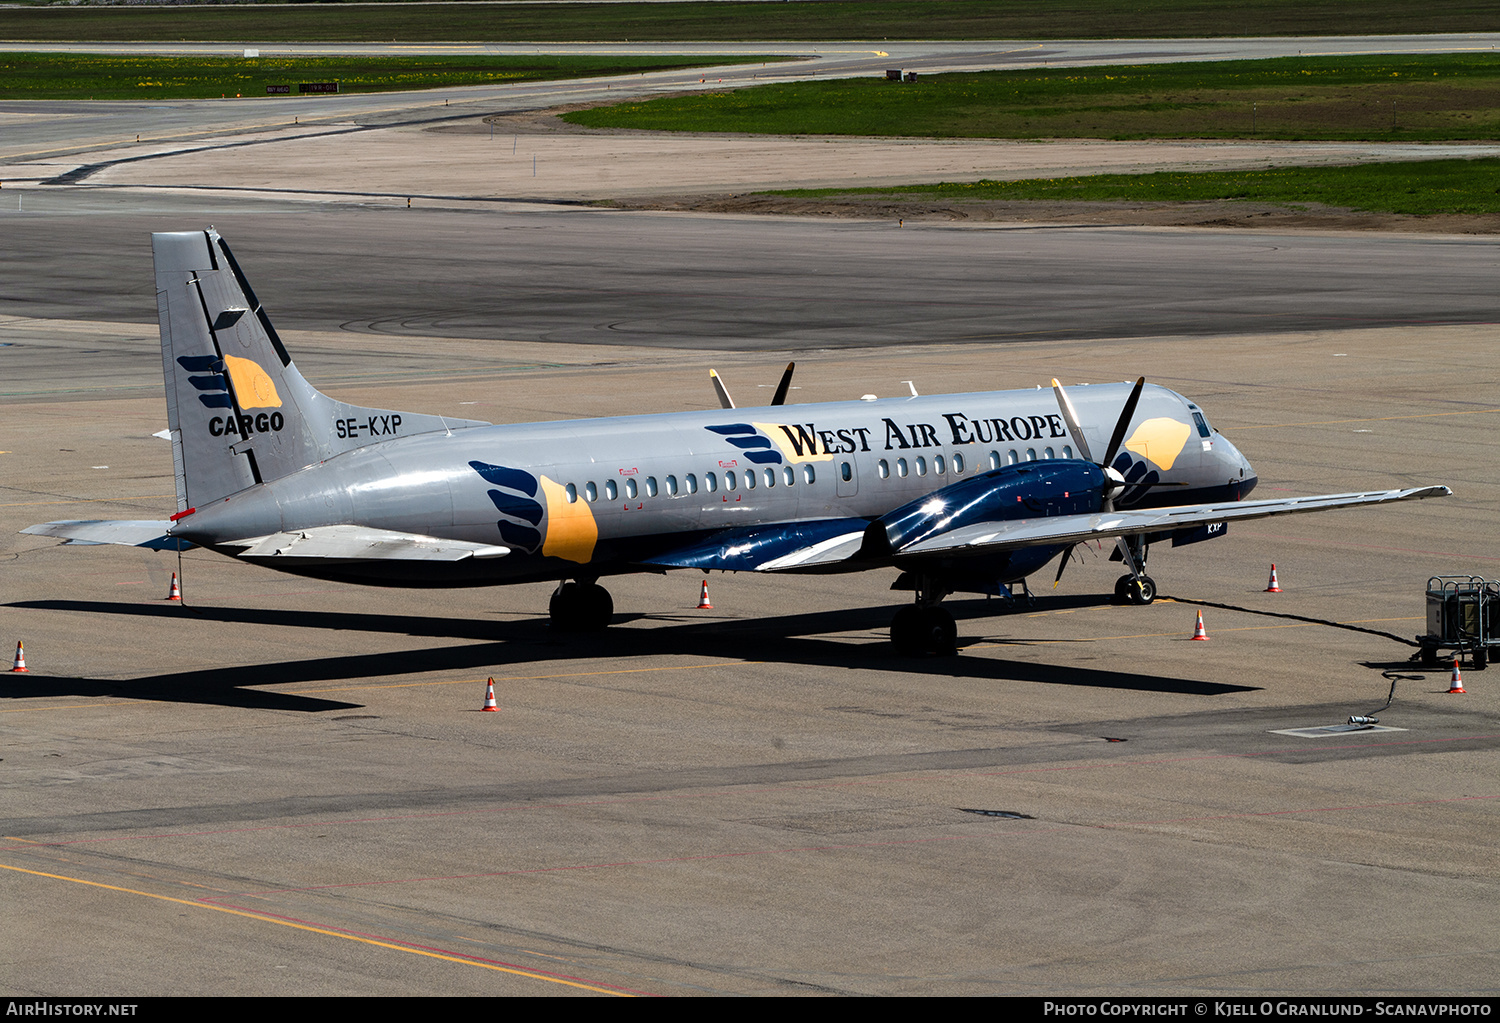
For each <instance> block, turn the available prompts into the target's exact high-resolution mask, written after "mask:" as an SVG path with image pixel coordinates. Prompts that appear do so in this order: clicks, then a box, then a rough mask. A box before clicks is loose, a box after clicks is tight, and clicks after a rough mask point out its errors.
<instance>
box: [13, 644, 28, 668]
mask: <svg viewBox="0 0 1500 1023" xmlns="http://www.w3.org/2000/svg"><path fill="white" fill-rule="evenodd" d="M10 670H11V671H30V670H31V669H29V668H27V667H26V651H25V649H23V648H22V646H21V641H20V640H19V639H18V640H16V663H15V664H14V665H12V666H11V669H10Z"/></svg>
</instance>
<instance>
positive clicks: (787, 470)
mask: <svg viewBox="0 0 1500 1023" xmlns="http://www.w3.org/2000/svg"><path fill="white" fill-rule="evenodd" d="M781 477H782V479H784V480H786V485H787V486H791V485H792V484H793V483H796V482H797V474H796V472H794V471H793V470H792V467H791V466H790V465H787V466H783V467H782V469H781Z"/></svg>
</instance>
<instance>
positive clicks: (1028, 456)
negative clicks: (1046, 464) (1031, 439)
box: [1026, 448, 1036, 462]
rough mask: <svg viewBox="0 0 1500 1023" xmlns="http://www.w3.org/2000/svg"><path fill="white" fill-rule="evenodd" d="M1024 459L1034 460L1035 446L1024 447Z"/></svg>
mask: <svg viewBox="0 0 1500 1023" xmlns="http://www.w3.org/2000/svg"><path fill="white" fill-rule="evenodd" d="M1026 461H1028V462H1035V461H1036V448H1027V449H1026Z"/></svg>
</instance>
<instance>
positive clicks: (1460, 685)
mask: <svg viewBox="0 0 1500 1023" xmlns="http://www.w3.org/2000/svg"><path fill="white" fill-rule="evenodd" d="M16 656H17V657H19V656H21V655H20V654H17V655H16ZM21 670H22V671H25V670H26V669H25V668H22V669H21ZM1448 692H1450V693H1467V692H1468V690H1467V689H1465V688H1464V676H1463V673H1462V672H1460V671H1459V670H1458V658H1457V657H1455V658H1453V680H1452V681H1451V682H1449V683H1448Z"/></svg>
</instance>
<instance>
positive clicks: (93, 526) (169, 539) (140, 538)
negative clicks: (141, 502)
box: [21, 519, 194, 551]
mask: <svg viewBox="0 0 1500 1023" xmlns="http://www.w3.org/2000/svg"><path fill="white" fill-rule="evenodd" d="M171 525H172V523H171V522H168V521H167V520H166V519H161V520H159V521H158V520H154V519H123V520H114V521H110V520H107V519H93V520H84V519H73V520H70V521H67V522H42V523H39V524H37V525H35V526H27V527H26V528H25V529H23V530H21V532H23V533H31V534H32V535H33V536H55V537H57V538H58V539H59V540H62V541H64V542H65V543H69V544H84V545H89V546H93V545H97V544H108V543H113V544H123V545H124V546H126V547H148V548H150V549H151V550H154V551H178V550H181V551H189V550H192V549H193V547H194V544H192V543H191V542H189V541H187V540H184V539H182V538H181V537H176V536H168V535H167V529H168V528H169V527H170V526H171Z"/></svg>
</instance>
